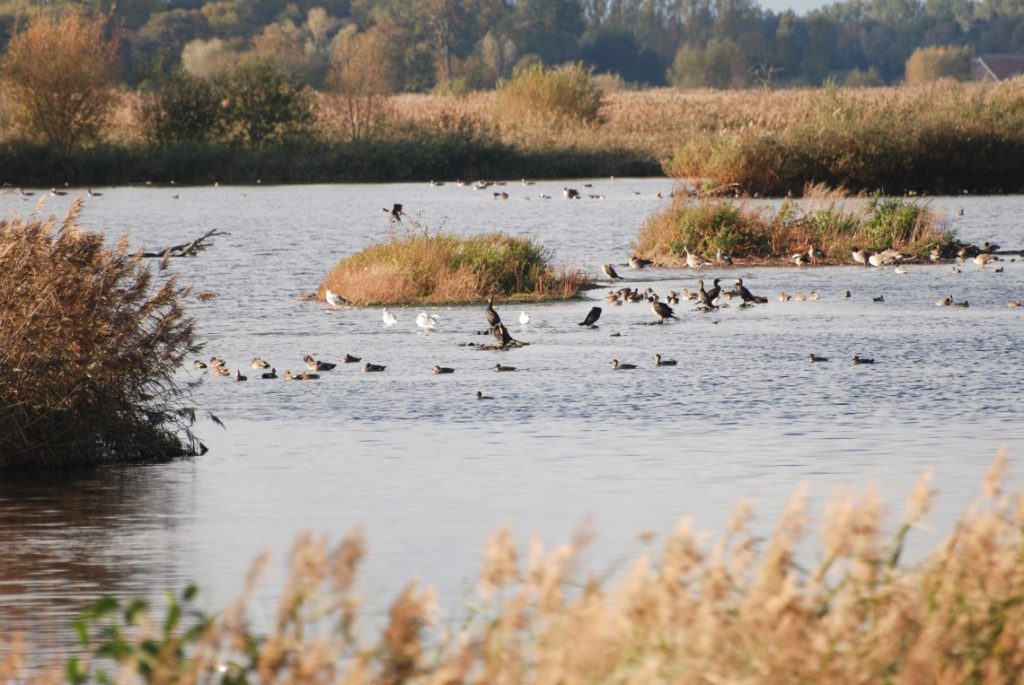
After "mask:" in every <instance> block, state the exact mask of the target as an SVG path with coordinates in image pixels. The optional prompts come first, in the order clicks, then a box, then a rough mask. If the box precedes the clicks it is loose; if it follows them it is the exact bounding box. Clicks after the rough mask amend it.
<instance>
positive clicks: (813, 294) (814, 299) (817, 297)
mask: <svg viewBox="0 0 1024 685" xmlns="http://www.w3.org/2000/svg"><path fill="white" fill-rule="evenodd" d="M807 299H808V300H810V301H811V302H817V301H818V300H820V299H821V295H819V294H818V292H817V291H816V290H812V291H811V292H809V293H807Z"/></svg>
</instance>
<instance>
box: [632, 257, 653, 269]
mask: <svg viewBox="0 0 1024 685" xmlns="http://www.w3.org/2000/svg"><path fill="white" fill-rule="evenodd" d="M652 263H653V262H651V260H650V259H644V258H642V257H638V256H637V255H633V256H632V257H630V258H629V266H630V267H632V268H634V269H638V270H639V269H642V268H644V267H645V266H650V265H651V264H652Z"/></svg>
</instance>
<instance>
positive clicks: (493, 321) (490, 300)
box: [484, 294, 501, 328]
mask: <svg viewBox="0 0 1024 685" xmlns="http://www.w3.org/2000/svg"><path fill="white" fill-rule="evenodd" d="M484 315H485V316H486V317H487V323H488V325H490V327H491V328H494V327H495V326H497V325H498V324H499V323H501V317H500V316H498V312H496V311H494V295H493V294H491V295H488V296H487V308H486V309H484Z"/></svg>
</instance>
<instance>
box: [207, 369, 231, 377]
mask: <svg viewBox="0 0 1024 685" xmlns="http://www.w3.org/2000/svg"><path fill="white" fill-rule="evenodd" d="M211 372H212V373H213V375H214V376H220V377H221V378H226V377H228V376H230V375H231V370H230V369H228V368H227V367H226V366H215V367H213V369H212V370H211Z"/></svg>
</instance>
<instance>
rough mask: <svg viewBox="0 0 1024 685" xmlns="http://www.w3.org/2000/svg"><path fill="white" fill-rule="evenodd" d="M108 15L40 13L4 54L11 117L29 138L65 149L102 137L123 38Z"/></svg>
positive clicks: (111, 102)
mask: <svg viewBox="0 0 1024 685" xmlns="http://www.w3.org/2000/svg"><path fill="white" fill-rule="evenodd" d="M105 25H106V20H105V18H104V17H95V18H94V17H87V16H86V15H85V14H84V13H82V12H69V13H68V14H66V15H64V16H63V17H61V18H59V19H55V18H50V17H45V16H44V17H40V18H38V19H36V20H35V21H33V22H32V24H31V25H29V27H28V28H27V29H26V30H25V31H23V32H22V33H19V34H18V35H16V36H14V38H12V39H11V42H10V44H9V45H8V47H7V53H6V55H5V56H4V59H3V71H2V76H0V78H3V80H4V82H5V85H6V87H7V93H8V98H9V102H10V105H11V107H12V112H11V120H12V122H13V124H14V126H15V127H16V128H17V130H18V131H19V132H20V133H21V134H22V135H23V136H25V137H26V138H29V139H31V140H39V141H42V142H45V143H48V144H50V145H53V146H56V147H58V148H60V149H62V150H68V149H71V148H73V147H75V146H77V145H80V144H81V143H84V142H86V141H89V140H93V139H95V138H97V137H99V135H100V133H101V132H102V129H103V126H104V124H105V123H106V120H107V116H108V115H109V113H110V111H111V109H112V106H113V104H114V102H115V100H114V97H113V96H114V87H115V84H116V71H115V53H116V50H117V41H116V40H115V39H110V38H108V37H107V36H106V31H105Z"/></svg>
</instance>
